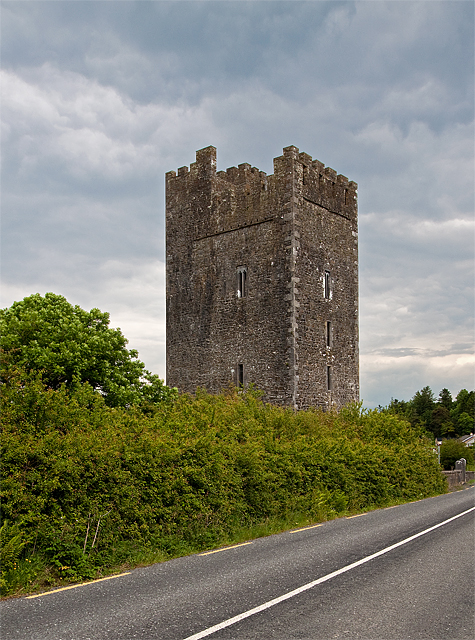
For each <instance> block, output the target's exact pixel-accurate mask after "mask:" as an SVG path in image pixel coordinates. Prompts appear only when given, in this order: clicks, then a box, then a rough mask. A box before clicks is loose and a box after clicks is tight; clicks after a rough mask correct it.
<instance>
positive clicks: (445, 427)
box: [431, 404, 455, 436]
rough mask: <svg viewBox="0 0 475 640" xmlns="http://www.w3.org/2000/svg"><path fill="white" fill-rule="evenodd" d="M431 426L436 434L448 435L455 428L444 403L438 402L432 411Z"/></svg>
mask: <svg viewBox="0 0 475 640" xmlns="http://www.w3.org/2000/svg"><path fill="white" fill-rule="evenodd" d="M431 427H432V428H431V431H432V433H433V434H434V435H436V436H440V435H445V436H447V435H448V434H449V433H452V432H453V431H454V430H455V427H454V425H453V422H452V421H451V419H450V412H449V410H448V409H446V408H445V407H444V406H443V405H440V404H438V405H437V406H436V407H435V409H434V410H433V411H432V416H431Z"/></svg>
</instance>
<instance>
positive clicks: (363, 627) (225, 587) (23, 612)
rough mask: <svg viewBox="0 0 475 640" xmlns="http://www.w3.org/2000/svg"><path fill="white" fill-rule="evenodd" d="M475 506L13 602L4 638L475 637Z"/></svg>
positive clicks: (275, 542)
mask: <svg viewBox="0 0 475 640" xmlns="http://www.w3.org/2000/svg"><path fill="white" fill-rule="evenodd" d="M474 505H475V488H470V489H467V490H464V491H459V492H455V493H451V494H447V495H443V496H438V497H436V498H430V499H427V500H422V501H420V502H414V503H411V504H407V505H401V506H398V507H394V508H390V509H383V510H379V511H373V512H370V513H368V514H365V515H361V516H358V517H354V518H342V519H339V520H333V521H330V522H326V523H324V524H322V525H320V526H315V527H312V528H307V529H302V530H299V531H294V532H287V533H283V534H280V535H275V536H270V537H268V538H261V539H260V540H255V541H253V542H252V543H248V544H244V545H240V546H237V547H235V548H227V549H223V550H218V551H215V552H213V553H209V554H206V555H205V554H200V555H193V556H189V557H187V558H179V559H177V560H172V561H170V562H166V563H163V564H157V565H154V566H152V567H147V568H142V569H136V570H134V571H132V572H130V573H128V574H126V575H122V576H119V577H115V578H112V579H109V580H103V581H100V582H94V583H89V584H85V585H80V586H76V587H74V588H69V589H64V590H60V591H57V592H54V593H53V592H50V593H46V594H43V595H40V596H39V597H33V598H26V597H24V598H18V599H13V600H7V601H4V602H3V603H1V606H0V613H1V623H2V624H1V638H2V640H20V639H21V640H132V639H134V638H140V639H141V640H185V639H188V640H199V639H200V638H204V637H209V638H211V640H224V639H228V640H229V639H232V640H254V639H262V640H264V639H265V640H270V639H272V640H293V639H301V640H304V639H312V640H313V639H322V640H326V639H329V638H347V639H350V640H353V639H360V638H361V639H366V640H369V639H371V640H411V639H413V638H417V639H426V640H445V639H447V640H449V639H450V640H468V639H470V640H473V638H475V623H474V616H475V596H474V584H475V563H474V551H475V540H474V538H475V535H474V531H475V529H474V514H475V506H474ZM256 609H257V611H256Z"/></svg>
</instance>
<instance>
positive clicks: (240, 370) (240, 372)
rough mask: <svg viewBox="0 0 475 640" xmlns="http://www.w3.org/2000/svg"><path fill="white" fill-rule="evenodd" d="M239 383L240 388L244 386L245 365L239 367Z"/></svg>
mask: <svg viewBox="0 0 475 640" xmlns="http://www.w3.org/2000/svg"><path fill="white" fill-rule="evenodd" d="M237 383H238V387H243V386H244V365H243V364H242V363H240V364H238V366H237Z"/></svg>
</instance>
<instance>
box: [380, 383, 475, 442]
mask: <svg viewBox="0 0 475 640" xmlns="http://www.w3.org/2000/svg"><path fill="white" fill-rule="evenodd" d="M384 411H385V412H388V413H393V414H396V415H399V416H402V417H404V418H405V419H406V420H409V422H410V423H411V425H412V426H416V425H419V426H423V427H424V428H425V429H427V431H429V432H431V433H432V434H433V435H434V436H436V437H441V436H444V437H446V438H456V437H457V436H462V435H466V434H469V433H472V432H473V431H474V428H475V427H474V424H475V391H470V392H469V391H467V390H466V389H462V390H461V391H460V392H459V393H458V395H457V397H456V399H455V400H452V395H451V393H450V391H449V390H448V389H442V391H441V392H440V393H439V399H438V401H436V400H435V397H434V394H433V393H432V390H431V388H430V387H424V388H423V389H421V391H417V393H416V394H415V395H414V397H413V398H412V399H411V400H409V401H407V402H406V401H404V400H394V399H393V400H391V403H390V404H389V406H388V407H387V409H385V410H384Z"/></svg>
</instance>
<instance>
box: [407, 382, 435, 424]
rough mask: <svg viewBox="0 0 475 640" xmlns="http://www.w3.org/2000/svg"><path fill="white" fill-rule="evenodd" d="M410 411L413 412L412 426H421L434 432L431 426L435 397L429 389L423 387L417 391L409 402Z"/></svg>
mask: <svg viewBox="0 0 475 640" xmlns="http://www.w3.org/2000/svg"><path fill="white" fill-rule="evenodd" d="M411 405H412V410H413V412H414V418H413V421H411V423H412V422H413V423H414V424H418V423H419V424H423V425H424V426H425V427H426V429H428V430H429V431H432V432H433V430H434V426H433V424H432V412H433V410H434V409H435V397H434V394H433V392H432V389H431V388H430V387H424V388H423V389H421V391H417V393H416V394H415V395H414V397H413V398H412V400H411Z"/></svg>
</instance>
